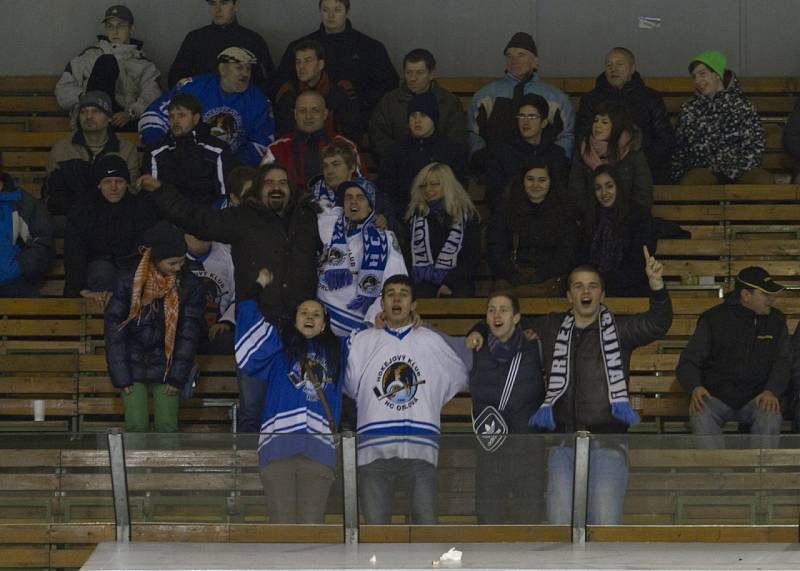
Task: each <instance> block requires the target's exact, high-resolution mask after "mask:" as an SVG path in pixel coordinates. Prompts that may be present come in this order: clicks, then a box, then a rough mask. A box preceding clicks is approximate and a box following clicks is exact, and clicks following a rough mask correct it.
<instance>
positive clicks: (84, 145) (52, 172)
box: [42, 91, 139, 235]
mask: <svg viewBox="0 0 800 571" xmlns="http://www.w3.org/2000/svg"><path fill="white" fill-rule="evenodd" d="M112 115H113V106H112V103H111V99H110V98H109V97H108V95H106V94H105V93H103V92H102V91H90V92H88V93H85V94H84V95H82V96H81V98H80V100H79V102H78V130H76V131H75V132H74V133H72V135H70V136H69V137H67V138H65V139H61V140H60V141H58V142H57V143H56V144H55V145H53V148H52V149H51V150H50V156H49V157H48V158H47V178H46V179H45V183H44V187H43V189H42V196H43V197H44V198H45V200H46V201H47V209H48V210H49V211H50V213H51V214H54V215H65V214H66V213H67V212H68V211H69V209H70V208H71V207H72V205H73V204H74V203H75V201H76V200H77V199H78V198H79V197H80V195H82V194H84V193H87V192H89V193H92V192H93V189H94V187H95V185H94V184H93V181H92V177H91V170H92V165H93V164H94V163H95V162H96V161H97V160H98V159H99V158H101V157H104V156H106V155H118V156H120V157H122V158H123V159H124V160H125V163H126V164H127V167H128V171H129V172H130V176H131V177H133V178H136V177H138V176H139V151H138V150H137V149H136V145H134V144H133V143H131V142H130V141H127V140H125V139H120V138H118V137H117V135H116V134H115V133H114V132H113V131H111V129H109V122H110V121H111V117H112ZM63 222H64V220H63V218H61V219H60V220H59V219H58V218H57V219H56V220H55V226H56V232H57V235H62V234H63V229H64V225H63Z"/></svg>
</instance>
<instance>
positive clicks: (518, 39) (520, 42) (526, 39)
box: [503, 32, 539, 57]
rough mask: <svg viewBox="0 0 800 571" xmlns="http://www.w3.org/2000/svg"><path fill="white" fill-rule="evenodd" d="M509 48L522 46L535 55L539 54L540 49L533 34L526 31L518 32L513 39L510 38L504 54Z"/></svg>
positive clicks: (521, 47)
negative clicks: (537, 47)
mask: <svg viewBox="0 0 800 571" xmlns="http://www.w3.org/2000/svg"><path fill="white" fill-rule="evenodd" d="M508 48H520V49H523V50H528V51H529V52H531V53H532V54H533V55H535V56H537V57H538V56H539V50H537V49H536V42H534V41H533V36H531V35H530V34H528V33H526V32H517V33H516V34H514V35H513V36H511V39H510V40H508V43H507V44H506V47H505V49H504V50H503V54H505V53H506V52H507V51H508Z"/></svg>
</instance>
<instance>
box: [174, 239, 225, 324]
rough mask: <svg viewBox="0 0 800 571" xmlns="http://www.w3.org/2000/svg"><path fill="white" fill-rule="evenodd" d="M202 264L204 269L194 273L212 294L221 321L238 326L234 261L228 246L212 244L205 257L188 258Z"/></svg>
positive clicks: (189, 256) (196, 270)
mask: <svg viewBox="0 0 800 571" xmlns="http://www.w3.org/2000/svg"><path fill="white" fill-rule="evenodd" d="M186 257H187V258H189V259H190V260H194V261H196V262H198V263H199V264H202V266H203V269H202V270H201V269H199V268H198V269H193V270H192V273H193V274H194V275H196V276H197V277H198V278H200V281H201V282H203V287H205V288H206V291H207V292H208V293H210V294H211V296H212V298H213V301H214V303H215V304H216V305H217V307H219V320H218V321H221V322H227V323H230V324H231V325H235V324H236V288H235V285H234V284H235V282H234V279H233V259H232V258H231V251H230V248H229V247H228V245H227V244H221V243H219V242H212V243H211V249H210V250H209V251H208V253H207V254H206V255H205V256H199V257H195V256H192V255H191V254H187V256H186Z"/></svg>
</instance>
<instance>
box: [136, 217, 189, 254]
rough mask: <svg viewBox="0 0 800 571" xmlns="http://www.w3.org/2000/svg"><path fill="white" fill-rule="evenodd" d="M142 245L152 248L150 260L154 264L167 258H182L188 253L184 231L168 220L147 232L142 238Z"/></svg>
mask: <svg viewBox="0 0 800 571" xmlns="http://www.w3.org/2000/svg"><path fill="white" fill-rule="evenodd" d="M142 244H143V245H145V246H147V247H148V248H152V252H151V253H150V259H151V260H152V261H153V262H160V261H161V260H165V259H167V258H180V257H182V256H185V255H186V252H187V248H186V241H185V240H184V239H183V231H182V230H181V229H180V228H178V227H177V226H175V225H173V224H170V223H169V222H167V221H166V220H162V221H161V222H159V223H158V224H156V225H155V226H152V227H151V228H150V229H148V230H147V231H145V233H144V235H143V236H142Z"/></svg>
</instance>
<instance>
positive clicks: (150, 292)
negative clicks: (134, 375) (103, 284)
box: [119, 248, 180, 381]
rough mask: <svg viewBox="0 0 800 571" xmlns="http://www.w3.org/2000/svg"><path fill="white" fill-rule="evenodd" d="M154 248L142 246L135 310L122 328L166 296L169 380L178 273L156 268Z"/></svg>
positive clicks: (135, 280) (135, 284)
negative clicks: (165, 272) (164, 272)
mask: <svg viewBox="0 0 800 571" xmlns="http://www.w3.org/2000/svg"><path fill="white" fill-rule="evenodd" d="M151 253H152V248H143V249H142V259H141V260H140V261H139V265H138V266H137V268H136V273H134V274H133V288H132V292H131V309H130V311H129V312H128V319H126V320H125V321H123V322H122V325H120V326H119V328H120V329H122V328H123V327H125V326H126V325H127V324H128V323H130V322H131V321H133V320H134V319H136V320H139V319H141V317H142V311H143V310H147V311H149V310H151V309H152V306H151V304H152V303H153V302H154V301H155V300H157V299H162V298H163V299H164V355H165V356H166V359H167V366H166V368H165V369H164V380H165V381H166V379H167V374H168V373H169V369H170V366H171V365H172V352H173V350H174V349H175V334H176V332H177V330H178V315H179V313H180V308H179V304H178V288H177V276H175V275H171V276H165V275H163V274H162V273H161V272H159V271H158V270H157V269H156V266H155V264H153V263H152V262H151V261H150V255H151Z"/></svg>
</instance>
